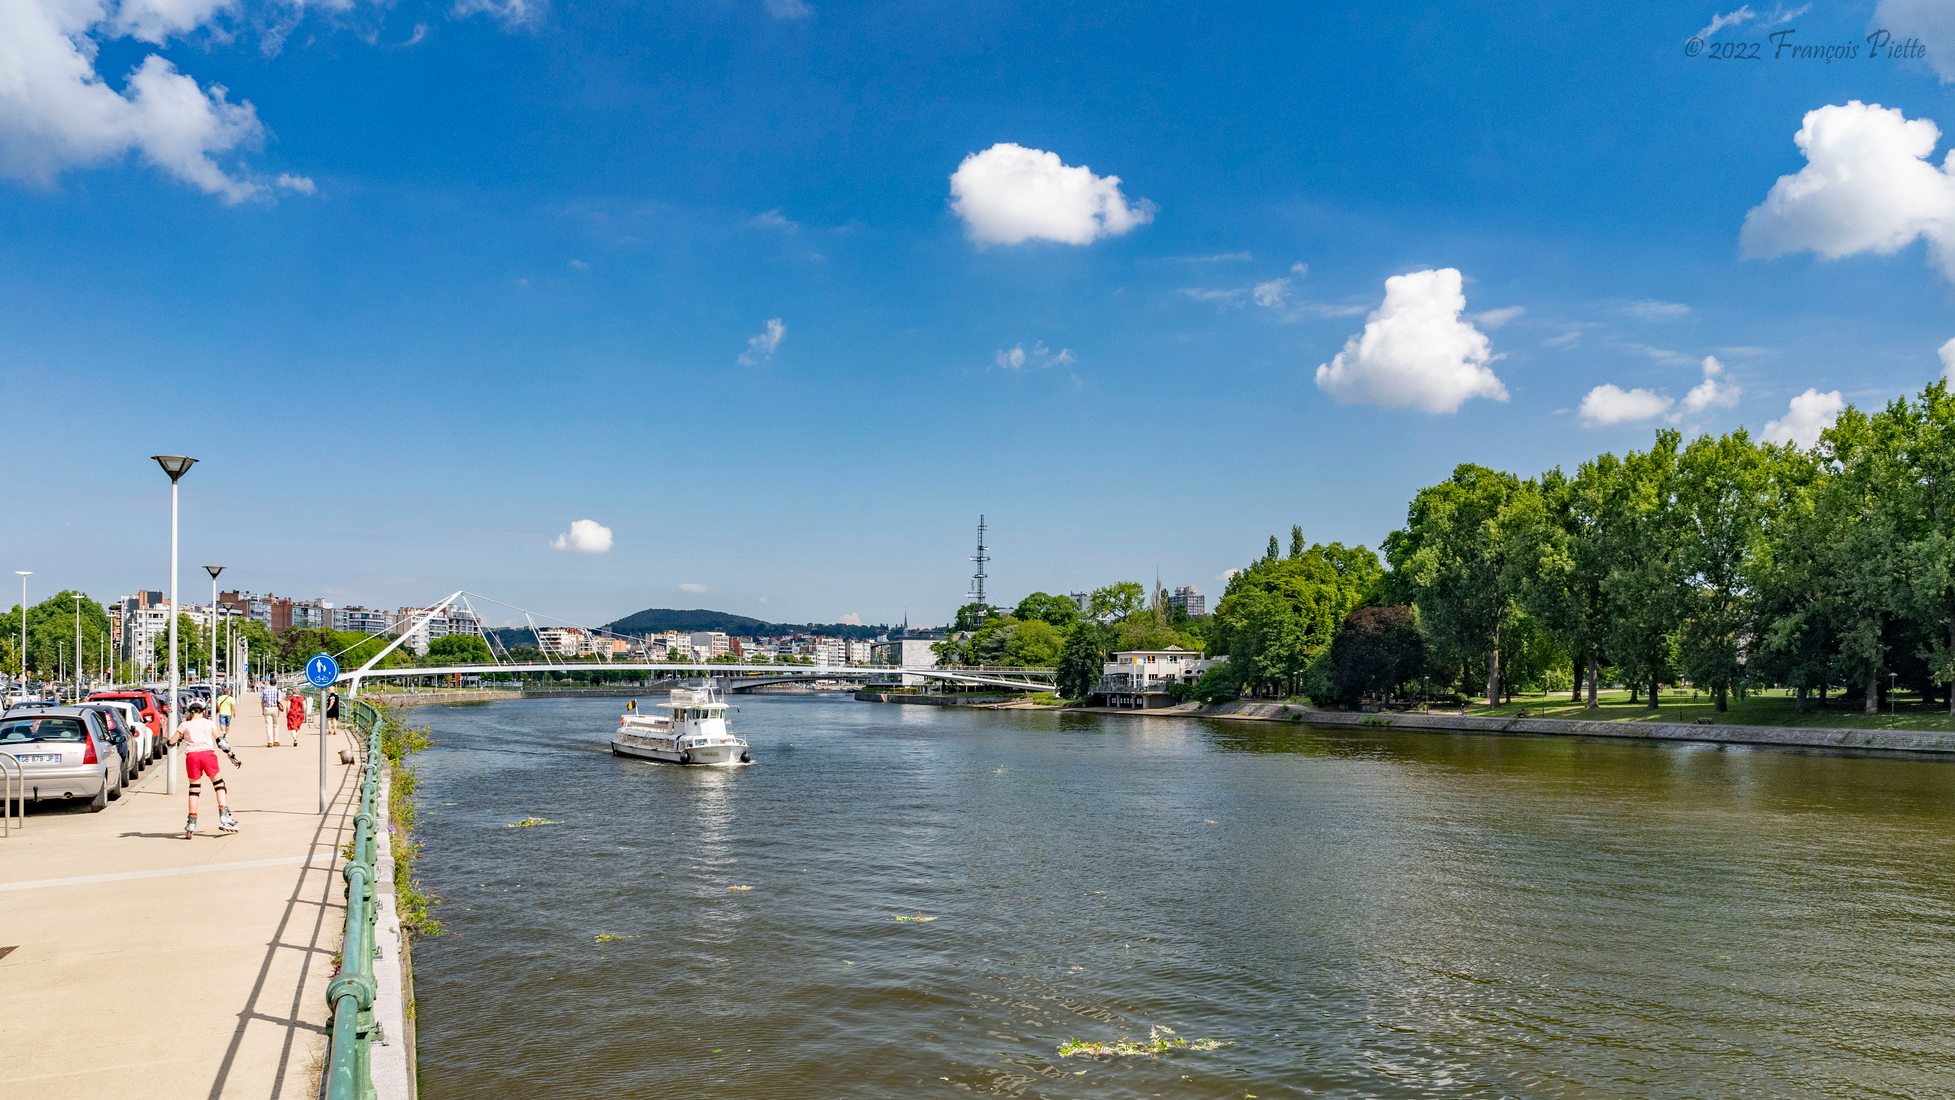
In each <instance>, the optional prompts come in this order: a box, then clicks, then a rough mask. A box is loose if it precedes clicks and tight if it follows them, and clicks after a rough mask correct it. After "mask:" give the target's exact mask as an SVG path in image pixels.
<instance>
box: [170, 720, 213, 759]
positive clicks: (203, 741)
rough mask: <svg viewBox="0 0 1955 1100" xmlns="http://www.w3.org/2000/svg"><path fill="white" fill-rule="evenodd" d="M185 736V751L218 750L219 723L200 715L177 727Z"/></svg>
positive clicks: (178, 731) (183, 743) (179, 732)
mask: <svg viewBox="0 0 1955 1100" xmlns="http://www.w3.org/2000/svg"><path fill="white" fill-rule="evenodd" d="M176 731H177V733H178V734H180V735H181V736H182V737H183V741H182V745H183V751H184V752H216V751H217V723H215V722H213V721H211V720H210V719H208V718H205V717H204V716H202V715H198V716H197V717H195V718H192V719H190V720H189V721H187V722H185V723H183V724H182V725H180V726H178V727H177V728H176Z"/></svg>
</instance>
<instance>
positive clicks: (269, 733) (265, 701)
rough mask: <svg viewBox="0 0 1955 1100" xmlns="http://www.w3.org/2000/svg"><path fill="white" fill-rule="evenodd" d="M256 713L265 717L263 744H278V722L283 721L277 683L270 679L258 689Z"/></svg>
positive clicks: (268, 745)
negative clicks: (279, 706)
mask: <svg viewBox="0 0 1955 1100" xmlns="http://www.w3.org/2000/svg"><path fill="white" fill-rule="evenodd" d="M258 713H259V714H261V715H263V716H264V719H265V745H266V746H267V747H270V746H272V745H276V744H278V724H279V723H280V722H281V721H284V715H282V714H280V713H279V708H278V685H276V684H274V683H272V682H271V681H270V680H266V681H265V686H264V687H261V688H259V689H258Z"/></svg>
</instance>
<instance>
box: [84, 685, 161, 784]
mask: <svg viewBox="0 0 1955 1100" xmlns="http://www.w3.org/2000/svg"><path fill="white" fill-rule="evenodd" d="M74 709H76V710H81V711H90V712H93V713H94V715H95V720H96V721H97V722H99V723H101V726H102V731H103V733H104V734H106V735H107V739H108V742H109V744H111V745H114V746H115V754H116V756H117V757H118V758H120V759H121V761H122V783H121V786H124V787H126V786H128V785H129V784H131V783H134V782H135V781H136V775H137V774H138V773H140V772H141V771H142V770H143V764H144V763H145V761H144V760H143V759H142V758H141V756H140V755H139V754H138V751H137V750H138V749H139V748H140V747H141V746H140V744H139V743H138V742H137V741H136V739H135V736H134V734H133V733H131V731H130V729H129V725H128V723H127V722H126V721H124V719H123V717H122V712H121V711H118V710H117V709H116V708H114V707H112V706H110V705H109V704H107V703H77V704H75V708H74ZM121 797H122V791H121V790H119V789H118V790H115V791H111V792H110V793H109V801H111V802H113V801H115V800H116V799H118V798H121Z"/></svg>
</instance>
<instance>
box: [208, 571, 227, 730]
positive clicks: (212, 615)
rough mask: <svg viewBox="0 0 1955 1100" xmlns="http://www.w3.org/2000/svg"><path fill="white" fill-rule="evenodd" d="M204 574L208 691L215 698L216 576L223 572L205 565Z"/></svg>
mask: <svg viewBox="0 0 1955 1100" xmlns="http://www.w3.org/2000/svg"><path fill="white" fill-rule="evenodd" d="M204 572H206V573H209V574H210V690H211V698H213V699H215V698H217V575H218V574H219V573H222V572H224V567H223V566H221V565H206V566H204Z"/></svg>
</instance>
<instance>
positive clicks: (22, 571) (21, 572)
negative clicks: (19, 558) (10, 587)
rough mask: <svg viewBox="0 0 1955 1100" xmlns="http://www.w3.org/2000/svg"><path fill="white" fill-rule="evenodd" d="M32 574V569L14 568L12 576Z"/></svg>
mask: <svg viewBox="0 0 1955 1100" xmlns="http://www.w3.org/2000/svg"><path fill="white" fill-rule="evenodd" d="M33 575H34V571H33V570H32V569H16V570H14V576H16V577H31V576H33Z"/></svg>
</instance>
